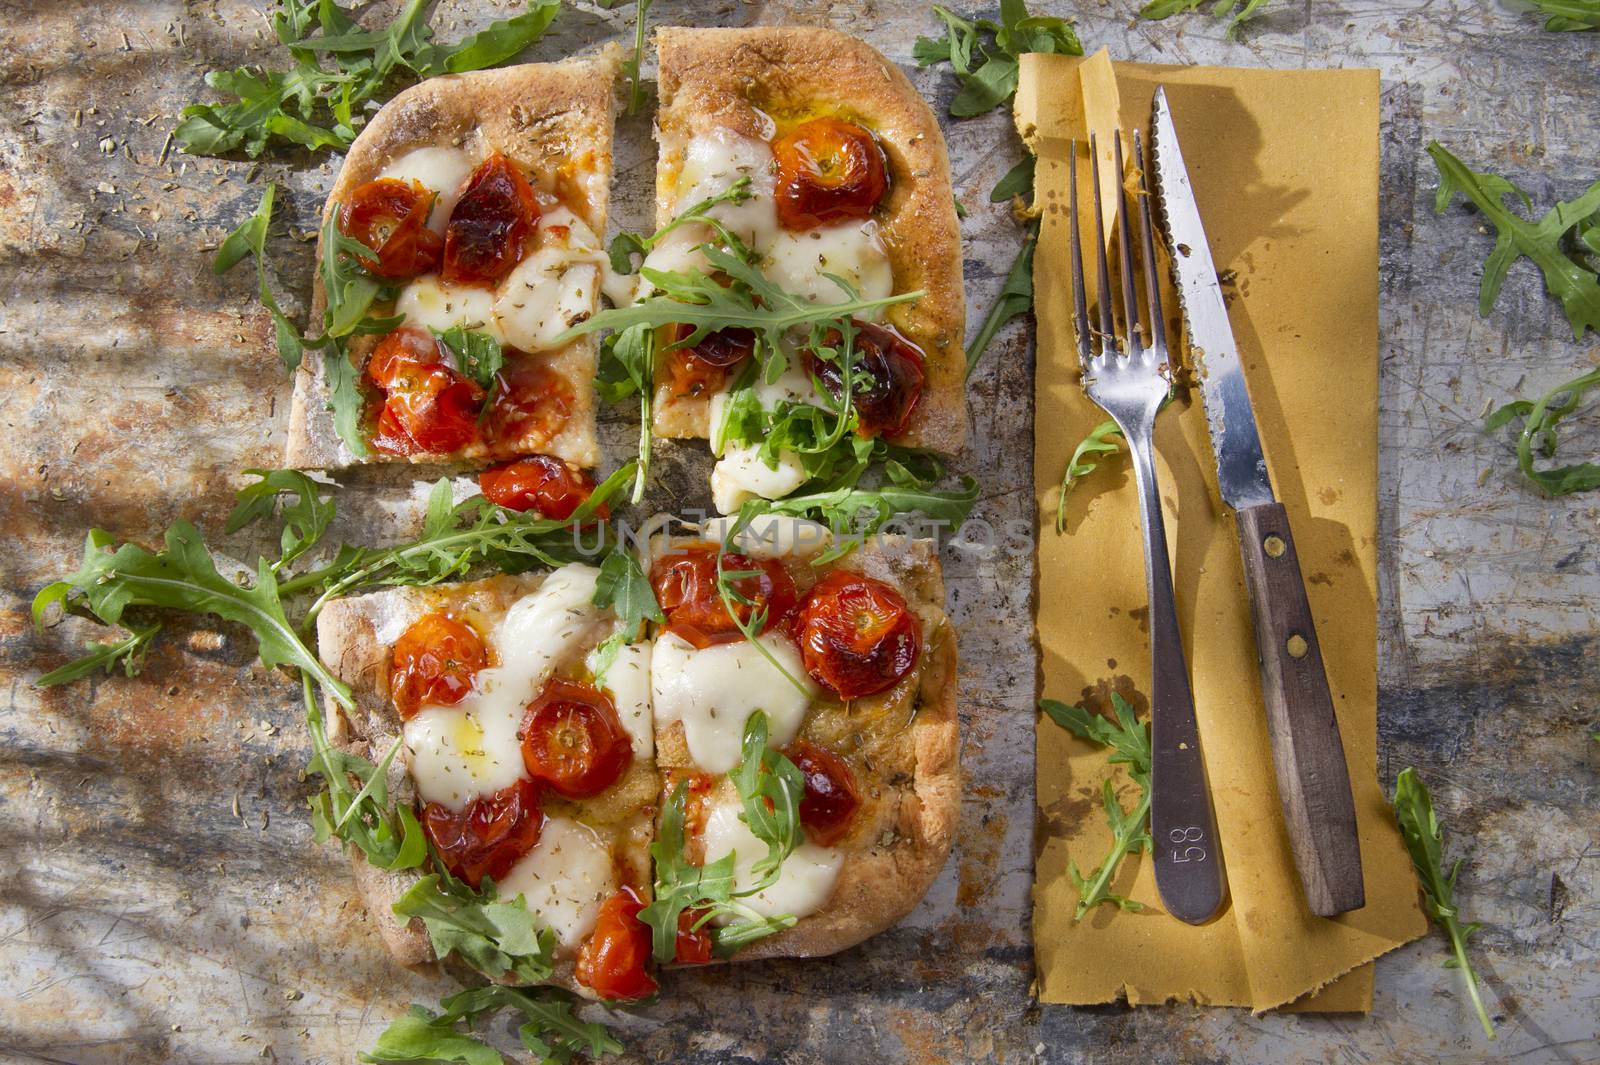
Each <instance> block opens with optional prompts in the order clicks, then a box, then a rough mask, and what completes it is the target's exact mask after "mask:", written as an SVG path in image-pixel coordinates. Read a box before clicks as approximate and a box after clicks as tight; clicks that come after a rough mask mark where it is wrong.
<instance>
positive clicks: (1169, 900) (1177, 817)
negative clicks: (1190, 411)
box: [1128, 435, 1223, 924]
mask: <svg viewBox="0 0 1600 1065" xmlns="http://www.w3.org/2000/svg"><path fill="white" fill-rule="evenodd" d="M1134 440H1135V438H1134V437H1131V436H1130V437H1128V441H1129V448H1128V450H1129V453H1130V455H1131V456H1132V459H1133V470H1134V480H1135V482H1136V483H1137V484H1138V488H1139V508H1140V513H1141V517H1142V519H1143V520H1142V521H1141V524H1142V526H1143V528H1144V569H1145V576H1146V579H1147V581H1148V587H1149V592H1150V660H1151V683H1150V754H1151V757H1150V836H1151V841H1152V844H1153V848H1154V866H1155V873H1156V887H1157V888H1158V889H1159V890H1160V892H1161V902H1162V904H1163V905H1164V906H1166V908H1167V912H1168V913H1170V914H1171V915H1172V916H1174V917H1176V918H1178V919H1179V920H1181V921H1186V922H1188V923H1189V924H1203V923H1204V922H1206V921H1208V920H1210V919H1211V918H1212V917H1213V916H1215V915H1216V912H1217V911H1218V910H1219V909H1221V907H1222V898H1223V873H1222V851H1221V848H1220V847H1219V846H1218V841H1217V830H1216V819H1215V817H1214V816H1213V815H1212V812H1211V792H1210V789H1209V788H1208V787H1207V785H1206V769H1205V763H1204V762H1203V761H1202V760H1201V756H1200V730H1199V726H1198V725H1197V724H1196V722H1195V716H1194V692H1193V690H1192V689H1191V688H1190V687H1189V670H1188V666H1187V664H1186V663H1185V660H1184V654H1183V640H1182V637H1181V636H1180V634H1179V632H1178V611H1177V605H1176V601H1175V599H1174V597H1173V594H1172V563H1171V560H1170V559H1169V558H1168V556H1167V534H1166V524H1165V522H1164V521H1163V520H1162V517H1161V493H1160V490H1159V488H1158V487H1157V485H1156V471H1155V464H1154V462H1153V461H1152V458H1151V450H1150V438H1149V436H1148V435H1145V436H1143V438H1142V440H1141V441H1140V442H1139V444H1138V445H1135V443H1134Z"/></svg>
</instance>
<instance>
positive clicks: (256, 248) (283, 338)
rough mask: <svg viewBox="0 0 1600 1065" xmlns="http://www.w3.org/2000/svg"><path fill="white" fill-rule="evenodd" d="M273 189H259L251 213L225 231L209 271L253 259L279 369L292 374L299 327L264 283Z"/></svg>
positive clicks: (300, 344) (301, 346) (298, 346)
mask: <svg viewBox="0 0 1600 1065" xmlns="http://www.w3.org/2000/svg"><path fill="white" fill-rule="evenodd" d="M277 189H278V187H277V186H276V185H273V184H271V183H270V182H269V183H268V184H267V187H266V188H265V189H263V190H262V192H261V204H260V205H259V206H258V207H257V208H256V210H255V213H254V214H252V215H251V216H250V217H249V218H246V219H245V220H244V221H243V222H241V223H240V224H239V227H238V228H237V229H235V230H234V231H233V232H232V233H229V234H228V236H227V237H226V239H224V240H223V242H222V244H221V245H220V246H218V248H217V254H216V257H215V258H214V259H212V261H211V272H212V273H214V274H225V273H227V272H228V271H229V270H231V269H233V267H234V265H235V264H237V263H238V262H239V260H240V259H243V258H244V257H245V256H246V255H249V256H251V257H252V258H254V259H255V262H256V284H257V286H258V289H259V292H260V297H261V304H262V306H264V307H266V309H267V313H268V314H270V315H271V316H272V327H273V332H274V334H275V335H276V337H277V342H278V358H279V359H280V360H281V361H282V362H283V368H284V369H285V370H288V371H289V372H291V373H292V372H294V370H295V369H296V368H298V367H299V365H300V359H301V357H302V356H303V355H304V353H305V345H304V343H303V342H302V340H301V338H300V330H299V328H298V327H297V326H296V325H295V324H294V323H293V322H292V321H290V320H289V316H288V315H287V314H285V313H283V308H281V307H279V306H278V301H277V298H276V297H274V296H273V294H272V286H271V285H270V284H268V282H267V257H266V244H267V227H268V226H269V225H271V224H272V200H273V197H274V196H275V195H276V193H277Z"/></svg>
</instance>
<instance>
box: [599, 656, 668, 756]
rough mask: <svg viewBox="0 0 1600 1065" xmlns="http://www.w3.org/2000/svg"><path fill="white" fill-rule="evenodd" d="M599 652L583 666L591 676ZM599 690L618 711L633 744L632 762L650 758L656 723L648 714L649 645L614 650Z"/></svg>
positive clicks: (652, 750)
mask: <svg viewBox="0 0 1600 1065" xmlns="http://www.w3.org/2000/svg"><path fill="white" fill-rule="evenodd" d="M597 651H598V648H597V649H596V651H591V652H590V653H589V657H588V658H587V659H585V663H586V664H587V665H588V667H589V672H591V673H593V672H594V668H595V666H596V665H598V664H599V662H598V654H597ZM600 686H601V688H603V689H604V690H605V691H606V692H607V693H608V694H610V696H611V702H612V703H613V704H614V705H615V706H616V708H617V717H618V718H619V719H620V720H621V721H622V727H623V729H624V731H626V732H627V733H628V738H629V739H630V740H632V741H633V756H634V757H635V758H650V757H652V756H653V755H654V754H655V750H656V735H655V721H654V719H653V717H652V715H651V713H650V644H649V643H647V642H640V643H630V644H623V645H622V646H621V647H619V648H617V654H616V657H614V658H613V659H612V660H611V665H610V666H608V667H607V668H606V674H605V676H604V677H602V678H600Z"/></svg>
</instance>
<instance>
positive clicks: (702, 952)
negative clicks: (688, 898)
mask: <svg viewBox="0 0 1600 1065" xmlns="http://www.w3.org/2000/svg"><path fill="white" fill-rule="evenodd" d="M704 913H705V911H704V910H682V911H680V912H679V913H678V938H677V940H676V944H675V946H674V947H673V954H672V960H673V961H674V962H676V963H677V964H679V965H705V964H707V963H708V962H710V961H711V932H710V931H709V930H707V929H706V928H705V927H704V926H702V927H700V928H696V927H695V926H694V925H695V922H696V921H698V920H699V919H700V918H701V916H702V915H703V914H704Z"/></svg>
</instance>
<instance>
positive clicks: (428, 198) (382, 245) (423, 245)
mask: <svg viewBox="0 0 1600 1065" xmlns="http://www.w3.org/2000/svg"><path fill="white" fill-rule="evenodd" d="M433 201H434V193H433V192H432V191H430V190H429V189H428V188H427V187H425V186H424V185H423V184H422V183H421V182H419V181H401V180H399V179H397V178H378V179H377V180H376V181H369V182H367V183H366V184H365V185H362V186H361V187H360V188H358V189H356V190H355V192H353V193H351V194H350V198H349V199H348V200H346V201H345V204H344V206H343V207H342V208H340V211H339V229H340V230H342V231H343V232H344V235H345V236H347V237H353V238H354V239H356V240H359V241H360V242H361V243H363V244H365V245H366V246H367V247H369V248H371V249H372V250H373V251H375V252H377V253H378V257H377V259H372V258H370V257H369V256H365V255H362V256H358V261H359V262H360V263H361V265H362V266H364V267H366V268H367V271H368V272H369V273H372V274H375V275H377V276H378V277H381V278H383V279H384V280H385V281H405V280H408V279H410V278H413V277H416V276H417V275H418V274H425V273H427V272H428V271H430V270H433V269H435V268H436V267H437V266H438V265H439V252H440V250H441V249H442V248H443V247H444V240H443V238H441V237H440V236H439V234H437V233H435V232H434V231H433V230H431V229H429V228H428V214H429V212H430V211H432V210H433Z"/></svg>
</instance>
